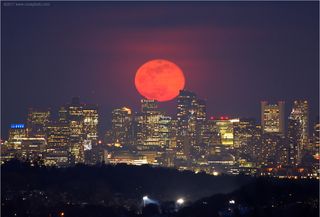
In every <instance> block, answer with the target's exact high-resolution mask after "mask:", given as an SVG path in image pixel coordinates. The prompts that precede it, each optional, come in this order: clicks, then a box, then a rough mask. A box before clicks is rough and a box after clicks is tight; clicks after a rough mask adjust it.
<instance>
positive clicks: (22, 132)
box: [7, 124, 27, 150]
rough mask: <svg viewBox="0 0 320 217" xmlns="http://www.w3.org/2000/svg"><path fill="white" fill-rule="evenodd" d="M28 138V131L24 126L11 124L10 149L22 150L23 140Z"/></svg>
mask: <svg viewBox="0 0 320 217" xmlns="http://www.w3.org/2000/svg"><path fill="white" fill-rule="evenodd" d="M24 138H27V129H26V128H25V125H24V124H11V125H10V129H9V139H8V143H7V144H8V148H10V149H14V150H18V149H21V141H22V139H24Z"/></svg>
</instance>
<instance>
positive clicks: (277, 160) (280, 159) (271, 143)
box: [259, 133, 288, 166]
mask: <svg viewBox="0 0 320 217" xmlns="http://www.w3.org/2000/svg"><path fill="white" fill-rule="evenodd" d="M259 163H261V164H262V165H264V166H279V165H281V166H283V165H287V163H288V148H287V145H286V143H285V138H284V136H283V135H282V134H281V133H263V134H262V136H261V153H260V156H259Z"/></svg>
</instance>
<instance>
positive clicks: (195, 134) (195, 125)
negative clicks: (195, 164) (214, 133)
mask: <svg viewBox="0 0 320 217" xmlns="http://www.w3.org/2000/svg"><path fill="white" fill-rule="evenodd" d="M205 123H206V103H205V101H204V100H201V99H198V98H197V96H196V94H195V93H193V92H191V91H187V90H180V92H179V96H178V98H177V132H178V133H177V151H178V152H180V153H183V155H184V156H185V157H186V158H189V159H190V157H191V158H193V159H197V158H198V157H200V156H201V154H202V153H203V151H204V150H203V140H202V138H203V136H202V135H204V132H205V130H204V125H205Z"/></svg>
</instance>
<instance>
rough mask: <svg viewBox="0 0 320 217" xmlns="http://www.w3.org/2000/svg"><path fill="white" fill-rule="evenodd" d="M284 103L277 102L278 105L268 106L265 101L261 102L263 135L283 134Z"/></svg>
mask: <svg viewBox="0 0 320 217" xmlns="http://www.w3.org/2000/svg"><path fill="white" fill-rule="evenodd" d="M284 105H285V102H284V101H279V102H278V104H268V102H267V101H262V102H261V127H262V131H263V133H280V134H282V135H284V133H285V121H284V112H285V110H284V109H285V107H284Z"/></svg>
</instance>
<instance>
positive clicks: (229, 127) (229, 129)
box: [214, 116, 239, 149]
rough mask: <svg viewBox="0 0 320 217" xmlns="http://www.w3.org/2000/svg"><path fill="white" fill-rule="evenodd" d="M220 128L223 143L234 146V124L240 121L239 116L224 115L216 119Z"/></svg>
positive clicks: (230, 146)
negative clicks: (232, 117) (229, 116)
mask: <svg viewBox="0 0 320 217" xmlns="http://www.w3.org/2000/svg"><path fill="white" fill-rule="evenodd" d="M214 122H215V124H216V126H217V127H218V129H219V135H220V141H221V144H222V145H225V146H228V147H229V148H232V149H233V148H234V141H233V140H234V132H233V131H234V129H233V128H234V125H235V124H236V123H238V122H239V118H234V119H229V118H228V117H225V116H222V117H221V118H220V119H217V120H215V121H214Z"/></svg>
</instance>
